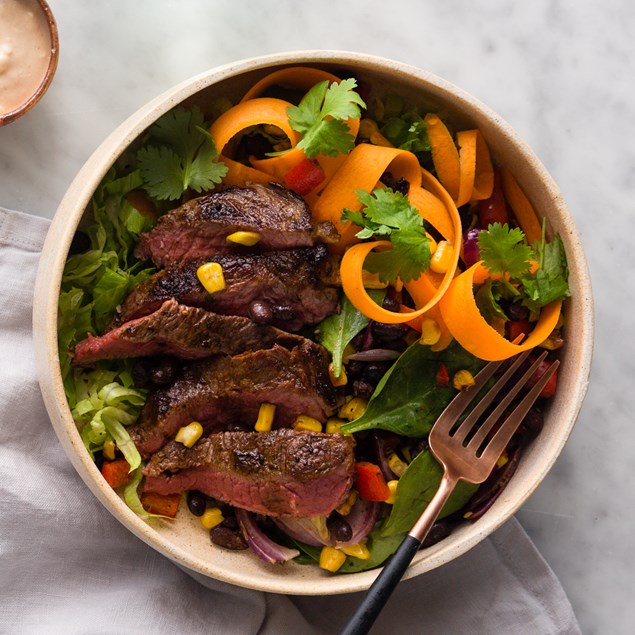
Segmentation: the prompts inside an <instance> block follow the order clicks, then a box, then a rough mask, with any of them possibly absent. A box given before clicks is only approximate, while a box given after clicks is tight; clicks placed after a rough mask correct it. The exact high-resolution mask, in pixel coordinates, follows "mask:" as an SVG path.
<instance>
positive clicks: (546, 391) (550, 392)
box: [528, 358, 558, 397]
mask: <svg viewBox="0 0 635 635" xmlns="http://www.w3.org/2000/svg"><path fill="white" fill-rule="evenodd" d="M534 361H535V358H534ZM551 364H553V362H552V361H551V360H548V359H545V360H544V361H543V362H542V363H541V364H540V366H538V370H537V371H536V372H535V373H534V376H533V377H532V378H531V379H530V380H529V383H528V386H529V387H530V388H531V387H532V386H533V385H535V384H536V382H537V381H538V380H539V379H540V378H541V377H542V376H543V375H544V374H545V372H546V371H547V369H548V368H549V366H551ZM557 387H558V371H556V372H555V373H554V374H553V375H551V377H550V378H549V381H548V382H547V383H546V384H545V387H544V388H543V389H542V391H541V392H540V396H541V397H553V396H554V395H555V394H556V389H557Z"/></svg>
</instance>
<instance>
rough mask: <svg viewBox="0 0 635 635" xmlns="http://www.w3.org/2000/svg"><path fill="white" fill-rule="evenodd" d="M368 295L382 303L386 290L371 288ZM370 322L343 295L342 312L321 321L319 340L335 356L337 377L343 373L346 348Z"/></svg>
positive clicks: (334, 365) (318, 332)
mask: <svg viewBox="0 0 635 635" xmlns="http://www.w3.org/2000/svg"><path fill="white" fill-rule="evenodd" d="M368 295H370V297H371V298H372V299H373V300H374V301H375V302H377V304H381V302H382V301H383V299H384V291H380V290H369V291H368ZM369 322H370V320H369V319H368V318H367V317H366V316H365V315H364V314H363V313H361V312H360V311H358V310H357V309H356V308H355V307H354V306H353V305H352V304H351V301H350V300H349V299H348V298H347V297H346V296H343V299H342V303H341V309H340V312H339V313H334V314H333V315H330V316H329V317H327V318H326V319H325V320H322V322H320V324H319V326H318V328H317V336H318V340H319V341H320V344H322V346H324V348H326V350H327V351H328V352H329V353H331V355H332V356H333V374H334V375H335V377H339V376H340V375H341V374H342V357H343V355H344V349H345V348H346V346H347V345H348V344H349V343H350V342H351V340H352V339H353V338H354V337H355V336H356V335H357V334H358V333H360V332H361V331H362V330H363V329H364V328H366V326H367V325H368V323H369Z"/></svg>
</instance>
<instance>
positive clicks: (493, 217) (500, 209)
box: [478, 170, 509, 229]
mask: <svg viewBox="0 0 635 635" xmlns="http://www.w3.org/2000/svg"><path fill="white" fill-rule="evenodd" d="M478 220H479V225H480V226H481V227H482V228H483V229H487V228H488V226H489V225H493V224H494V223H500V224H501V225H503V224H505V223H509V214H508V213H507V205H506V204H505V197H504V195H503V188H502V186H501V175H500V171H499V170H495V171H494V189H493V190H492V195H491V196H490V197H489V198H486V199H485V200H483V201H479V202H478Z"/></svg>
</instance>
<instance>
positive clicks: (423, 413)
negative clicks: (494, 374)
mask: <svg viewBox="0 0 635 635" xmlns="http://www.w3.org/2000/svg"><path fill="white" fill-rule="evenodd" d="M441 362H443V363H444V364H445V365H446V366H447V367H448V370H449V371H450V372H451V373H454V372H456V371H457V370H459V369H463V368H464V369H466V370H469V371H470V372H472V373H476V372H477V371H478V370H479V369H480V368H482V367H483V365H484V364H485V362H483V361H482V360H479V359H477V358H476V357H474V356H473V355H470V354H469V353H467V352H466V351H465V350H463V349H462V348H461V347H460V346H459V345H458V344H456V343H453V344H452V345H451V346H449V347H448V348H447V349H445V350H444V351H441V352H439V353H433V352H432V351H431V350H430V349H429V348H428V347H427V346H422V345H421V344H419V343H418V342H415V343H414V344H412V345H411V346H410V347H409V348H408V349H407V350H406V351H405V352H404V353H403V354H402V355H401V357H400V358H399V359H398V360H397V361H396V362H395V364H394V365H393V366H392V368H391V369H390V370H389V371H388V372H387V373H386V374H385V375H384V376H383V378H382V380H381V381H380V382H379V384H378V385H377V388H376V389H375V392H374V393H373V396H372V397H371V399H370V401H369V402H368V408H366V412H365V413H364V414H363V415H362V416H361V417H359V418H358V419H355V421H352V422H351V423H347V424H346V425H345V426H343V427H342V432H344V433H350V432H359V431H360V430H372V429H375V428H381V429H382V430H389V431H390V432H395V433H397V434H400V435H402V436H407V437H422V436H424V435H426V434H428V432H430V429H431V428H432V426H433V425H434V422H435V421H436V420H437V418H438V416H439V415H440V414H441V412H443V409H444V408H445V407H446V406H447V405H448V403H450V401H451V400H452V398H453V397H454V395H456V390H454V389H453V388H443V387H440V386H438V385H437V380H436V375H437V370H438V368H439V364H440V363H441Z"/></svg>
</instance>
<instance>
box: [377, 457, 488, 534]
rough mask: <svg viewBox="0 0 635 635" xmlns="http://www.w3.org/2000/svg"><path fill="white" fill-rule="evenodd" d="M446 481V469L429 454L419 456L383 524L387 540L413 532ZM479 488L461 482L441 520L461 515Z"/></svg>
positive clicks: (441, 515)
mask: <svg viewBox="0 0 635 635" xmlns="http://www.w3.org/2000/svg"><path fill="white" fill-rule="evenodd" d="M442 477H443V468H442V467H441V465H440V464H439V463H438V462H437V460H436V459H435V458H434V456H432V453H431V452H429V451H428V450H426V451H424V452H421V453H420V454H418V455H417V456H416V457H415V458H414V460H413V461H412V463H410V465H409V466H408V468H407V469H406V471H405V472H404V473H403V476H402V477H401V478H400V479H399V485H398V487H397V496H396V498H395V503H394V505H393V506H392V512H391V514H390V516H389V517H388V520H387V521H386V522H385V523H384V525H383V527H382V530H381V535H382V536H384V537H389V536H396V535H399V536H401V535H403V533H404V532H407V531H410V529H412V526H413V525H414V523H415V522H416V520H417V518H419V516H420V515H421V512H423V510H424V509H425V508H426V507H427V506H428V503H429V502H430V501H431V500H432V497H433V496H434V495H435V494H436V491H437V490H438V489H439V485H440V483H441V478H442ZM477 489H478V485H472V484H471V483H466V482H465V481H459V482H458V483H457V485H456V487H455V488H454V491H453V492H452V494H451V495H450V498H449V499H448V502H447V503H446V504H445V506H444V507H443V509H442V510H441V513H440V514H439V518H443V517H444V516H449V515H450V514H453V513H454V512H457V511H459V509H461V508H462V507H463V506H464V505H465V504H466V503H467V501H468V500H469V499H470V498H472V496H473V495H474V492H476V490H477Z"/></svg>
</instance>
